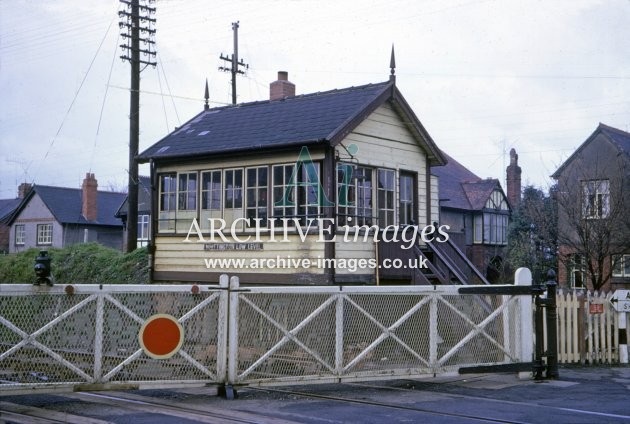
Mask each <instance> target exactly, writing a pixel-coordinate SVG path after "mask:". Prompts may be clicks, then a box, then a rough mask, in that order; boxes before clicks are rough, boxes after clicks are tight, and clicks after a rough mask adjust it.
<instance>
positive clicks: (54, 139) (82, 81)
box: [43, 17, 116, 161]
mask: <svg viewBox="0 0 630 424" xmlns="http://www.w3.org/2000/svg"><path fill="white" fill-rule="evenodd" d="M115 20H116V18H115V17H114V19H112V20H111V21H110V23H109V26H108V27H107V31H105V35H103V38H102V40H101V42H100V44H99V45H98V48H97V49H96V53H94V57H93V58H92V61H91V62H90V65H89V66H88V69H87V72H86V73H85V75H84V76H83V79H82V80H81V84H79V88H78V89H77V91H76V92H75V93H74V97H73V98H72V102H70V106H69V107H68V110H67V111H66V114H65V115H64V117H63V119H62V120H61V124H60V125H59V128H58V129H57V132H56V133H55V136H54V137H53V139H52V140H51V141H50V145H49V146H48V150H46V154H45V155H44V158H43V160H44V161H45V160H46V158H48V155H49V154H50V151H51V150H52V148H53V146H54V144H55V141H56V140H57V137H59V134H60V133H61V129H62V128H63V125H64V124H65V122H66V119H67V118H68V115H69V114H70V111H71V110H72V107H73V106H74V102H75V101H76V100H77V97H79V93H80V92H81V88H83V84H84V83H85V80H86V79H87V77H88V75H89V74H90V70H91V69H92V65H94V61H95V60H96V57H97V56H98V53H99V52H100V51H101V47H103V43H104V42H105V39H106V38H107V34H108V33H109V30H110V28H111V27H112V24H113V23H114V21H115Z"/></svg>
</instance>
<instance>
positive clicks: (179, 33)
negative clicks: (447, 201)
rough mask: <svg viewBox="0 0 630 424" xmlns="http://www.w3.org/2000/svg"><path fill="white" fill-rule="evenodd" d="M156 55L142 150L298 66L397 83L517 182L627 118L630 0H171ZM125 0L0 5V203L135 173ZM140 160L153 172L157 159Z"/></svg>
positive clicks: (543, 172) (466, 160)
mask: <svg viewBox="0 0 630 424" xmlns="http://www.w3.org/2000/svg"><path fill="white" fill-rule="evenodd" d="M153 6H154V7H156V9H157V11H156V13H155V15H154V17H155V19H156V20H157V22H156V25H155V28H156V30H157V32H156V35H155V41H156V49H157V66H155V67H152V66H149V67H147V68H145V69H144V70H143V71H142V74H141V83H140V84H141V85H140V87H141V96H140V104H141V111H140V114H141V115H140V151H142V150H144V149H146V148H147V147H149V146H151V145H152V144H154V143H155V142H157V141H158V140H160V139H161V138H162V137H164V136H165V135H167V134H168V133H169V132H171V131H173V130H174V128H175V127H177V126H180V125H182V124H183V123H185V122H186V121H187V120H189V119H190V118H192V117H193V116H194V115H196V114H197V113H199V112H200V111H201V110H202V108H203V93H204V84H205V81H206V79H208V83H209V87H210V102H211V106H222V105H225V104H228V103H230V102H231V87H230V74H229V73H226V72H221V71H219V70H218V68H219V67H220V66H224V65H227V63H226V62H224V61H222V60H221V59H220V58H219V56H220V55H221V54H224V55H231V54H232V48H233V33H232V23H233V22H236V21H238V22H239V33H238V34H239V58H242V59H243V61H244V62H245V63H247V64H249V69H248V70H247V72H246V74H245V75H243V76H239V77H238V80H237V92H238V102H239V103H241V102H249V101H258V100H266V99H268V96H269V83H270V82H272V81H274V80H275V79H276V77H277V72H278V71H287V72H288V73H289V80H290V81H291V82H293V83H295V85H296V92H297V94H307V93H312V92H317V91H326V90H331V89H337V88H344V87H350V86H358V85H363V84H368V83H378V82H382V81H385V80H387V79H388V77H389V71H390V70H389V60H390V51H391V48H392V45H394V46H395V52H396V76H397V79H396V84H397V86H398V88H399V89H400V90H401V92H402V94H403V96H404V97H405V99H406V100H407V102H408V103H409V104H410V106H411V107H412V109H413V110H414V112H415V113H416V115H417V116H418V118H419V119H420V121H421V122H422V124H423V125H424V127H425V128H426V129H427V131H428V132H429V134H430V135H431V136H432V138H433V140H434V141H435V142H436V144H437V145H438V147H440V148H441V149H442V150H444V151H445V152H446V153H448V154H449V155H450V156H452V157H454V158H455V159H456V160H457V161H459V162H461V163H462V164H463V165H465V166H466V167H468V168H469V169H470V170H471V171H473V172H474V173H476V174H477V175H478V176H480V177H482V178H486V177H492V178H499V179H500V181H501V182H502V184H503V185H504V187H505V184H504V179H505V167H506V166H507V165H508V164H509V151H510V149H511V148H514V149H516V151H517V153H518V154H519V164H520V166H521V168H522V170H523V173H522V178H523V184H531V185H535V186H537V187H541V188H543V189H545V188H548V187H549V185H550V184H551V183H552V180H551V178H550V175H551V174H552V173H553V172H554V171H555V169H556V168H557V167H558V166H559V165H560V164H561V163H562V162H563V161H564V160H565V159H566V158H567V157H568V156H569V155H570V154H571V153H572V152H573V151H574V150H575V148H577V147H578V146H579V145H580V144H581V143H582V142H583V141H584V140H586V139H587V138H588V136H589V135H590V134H591V133H592V132H593V131H594V130H595V128H596V127H597V125H598V123H600V122H602V123H605V124H607V125H610V126H613V127H616V128H620V129H622V130H624V131H630V0H566V1H565V0H558V1H545V0H543V1H535V0H522V1H516V0H479V1H466V0H401V1H395V0H388V1H385V0H266V1H259V0H213V1H202V0H158V1H156V2H155V3H154V4H153ZM120 9H121V6H120V4H119V2H118V1H113V0H91V1H85V0H56V1H52V0H41V1H35V0H30V1H25V0H0V198H13V197H15V196H16V195H17V186H18V185H19V184H20V183H22V182H30V183H36V184H43V185H55V186H63V187H75V188H79V187H80V186H81V182H82V180H83V178H84V176H85V174H86V173H87V172H92V173H94V174H95V175H96V178H97V179H98V182H99V188H100V189H110V190H116V191H122V190H124V189H125V185H126V183H127V169H128V146H129V145H128V140H129V119H128V116H129V85H130V65H129V63H128V62H125V61H123V60H121V59H120V56H121V55H122V54H124V52H122V51H121V49H120V48H119V47H118V45H119V44H122V43H123V39H122V38H121V37H120V36H119V32H120V30H119V26H118V20H119V18H118V11H119V10H120ZM140 173H141V174H144V175H148V169H147V168H146V166H143V167H141V168H140Z"/></svg>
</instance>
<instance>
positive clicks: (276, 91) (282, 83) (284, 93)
mask: <svg viewBox="0 0 630 424" xmlns="http://www.w3.org/2000/svg"><path fill="white" fill-rule="evenodd" d="M293 96H295V84H293V83H292V82H290V81H289V73H288V72H285V71H278V80H277V81H274V82H272V83H271V84H269V100H279V99H284V98H287V97H293Z"/></svg>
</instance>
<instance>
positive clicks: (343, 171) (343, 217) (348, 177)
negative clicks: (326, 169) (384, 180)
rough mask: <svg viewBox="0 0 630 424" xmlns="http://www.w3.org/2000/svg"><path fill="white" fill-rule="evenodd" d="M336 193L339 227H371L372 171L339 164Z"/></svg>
mask: <svg viewBox="0 0 630 424" xmlns="http://www.w3.org/2000/svg"><path fill="white" fill-rule="evenodd" d="M337 192H338V194H339V207H338V209H337V214H338V216H339V225H350V226H354V225H372V221H373V219H372V210H373V205H372V169H370V168H366V167H362V166H352V165H349V164H345V163H340V164H339V165H338V166H337Z"/></svg>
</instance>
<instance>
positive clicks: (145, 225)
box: [137, 215, 149, 247]
mask: <svg viewBox="0 0 630 424" xmlns="http://www.w3.org/2000/svg"><path fill="white" fill-rule="evenodd" d="M148 244H149V215H138V237H137V245H138V247H144V246H146V245H148Z"/></svg>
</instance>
